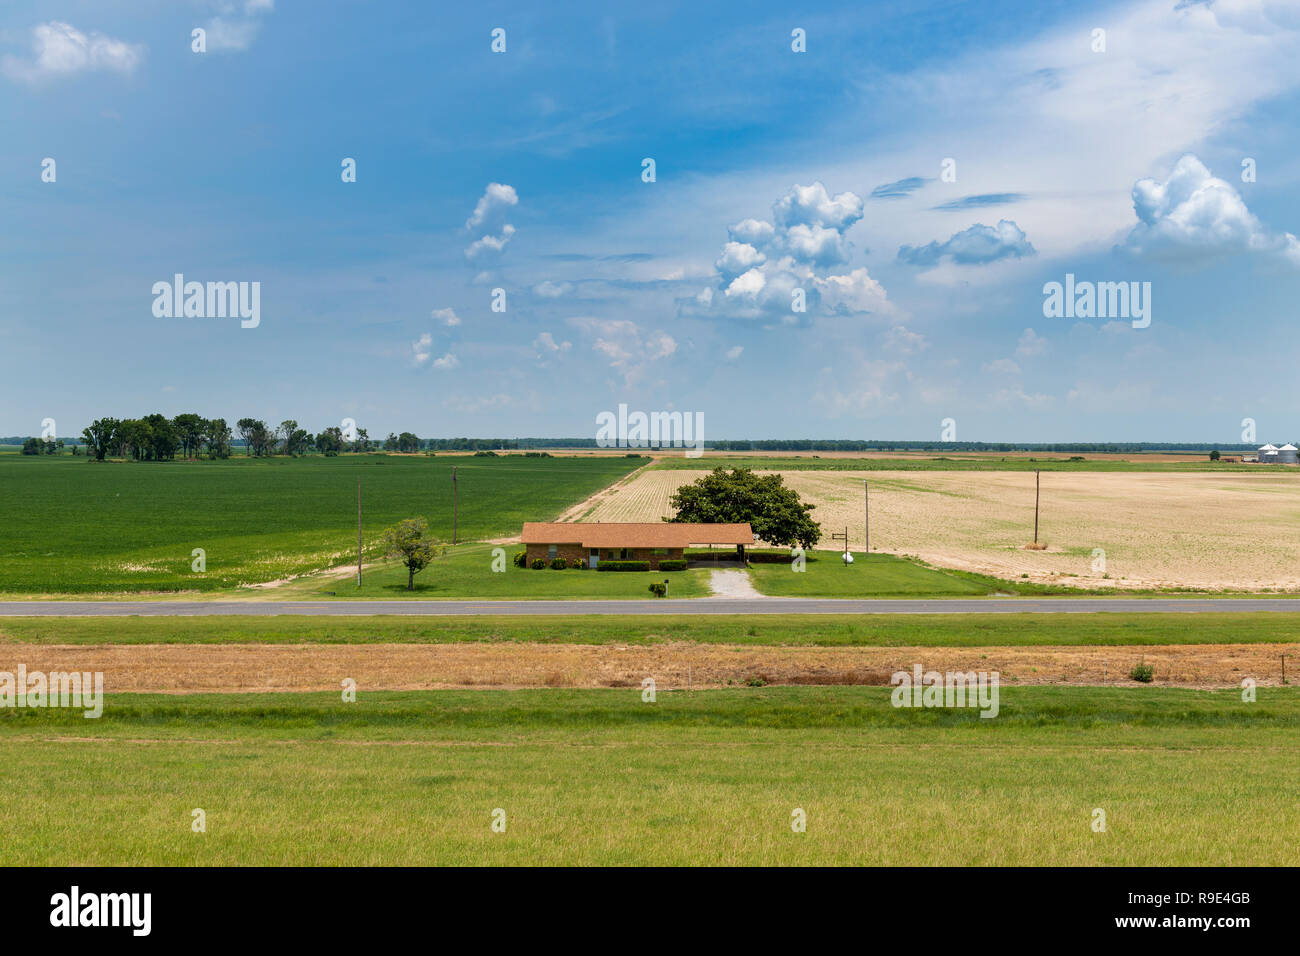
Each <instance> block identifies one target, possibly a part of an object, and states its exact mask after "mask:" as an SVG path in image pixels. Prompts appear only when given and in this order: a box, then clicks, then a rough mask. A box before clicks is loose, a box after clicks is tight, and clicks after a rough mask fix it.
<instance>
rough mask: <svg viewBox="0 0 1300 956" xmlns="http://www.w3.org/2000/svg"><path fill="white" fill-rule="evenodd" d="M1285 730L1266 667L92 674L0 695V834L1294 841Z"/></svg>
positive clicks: (365, 844)
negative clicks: (316, 683)
mask: <svg viewBox="0 0 1300 956" xmlns="http://www.w3.org/2000/svg"><path fill="white" fill-rule="evenodd" d="M1298 732H1300V693H1298V692H1297V691H1295V690H1294V689H1273V688H1264V689H1261V690H1260V692H1259V700H1258V701H1257V702H1256V703H1254V704H1245V703H1243V702H1242V701H1241V699H1240V695H1239V693H1237V692H1231V691H1228V692H1205V691H1185V690H1166V689H1153V688H1141V689H1125V690H1120V689H1099V688H1044V687H1036V688H1005V687H1004V688H1003V689H1002V694H1001V716H999V717H998V718H996V719H993V720H982V719H980V718H978V716H976V712H975V711H971V710H960V711H958V710H900V709H895V708H893V707H891V706H890V704H889V690H888V688H862V687H853V688H846V687H836V688H744V689H736V690H716V691H701V692H696V693H694V694H690V693H682V692H679V693H660V694H659V695H658V700H657V702H655V703H643V702H642V701H641V692H640V689H639V688H634V689H628V690H605V691H563V690H544V691H473V692H451V691H445V692H439V691H434V692H413V693H382V694H380V693H376V694H366V693H362V694H360V695H359V698H358V701H357V702H356V703H354V704H345V703H343V702H342V701H341V700H340V699H339V697H338V695H335V694H309V695H288V694H285V695H240V696H207V695H204V696H193V697H175V696H135V695H118V696H113V697H110V698H109V699H108V701H107V705H106V707H105V712H104V716H103V718H101V719H100V720H85V719H82V718H81V717H80V716H77V715H74V714H73V713H70V712H68V711H59V710H23V711H3V712H0V785H3V787H4V791H5V793H6V800H4V801H3V802H0V846H2V847H3V848H4V850H3V859H4V862H5V863H9V864H20V865H21V864H28V865H54V864H67V863H69V862H76V863H80V864H90V865H123V864H127V865H141V864H145V865H147V864H163V865H194V864H199V865H202V864H225V865H232V864H233V865H238V864H288V865H307V864H506V865H511V864H592V863H595V864H614V865H618V864H669V865H677V864H693V863H720V864H742V865H774V864H934V865H967V864H1029V865H1046V864H1055V865H1154V866H1171V865H1190V864H1198V865H1225V864H1237V865H1269V864H1272V865H1280V864H1293V863H1294V862H1295V847H1296V845H1297V843H1298V842H1300V804H1297V802H1296V801H1295V800H1294V799H1290V795H1291V794H1294V793H1296V792H1297V789H1298V788H1300V761H1297V760H1296V759H1295V746H1294V745H1295V740H1296V735H1297V733H1298ZM194 808H202V809H203V810H204V811H205V812H206V815H207V832H206V833H202V834H196V833H193V832H191V819H192V817H191V811H192V810H193V809H194ZM495 808H501V809H503V810H504V811H505V813H506V824H507V827H506V832H504V833H494V832H492V829H491V826H490V824H491V821H492V812H493V810H494V809H495ZM795 808H801V809H803V810H804V811H805V812H806V814H807V832H805V833H794V832H792V830H791V827H790V820H791V812H792V810H794V809H795ZM1095 808H1102V809H1104V810H1105V811H1106V818H1107V829H1106V832H1105V833H1095V832H1093V830H1092V828H1091V823H1092V821H1093V818H1094V817H1093V811H1094V809H1095Z"/></svg>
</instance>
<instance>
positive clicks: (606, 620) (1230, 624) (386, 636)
mask: <svg viewBox="0 0 1300 956" xmlns="http://www.w3.org/2000/svg"><path fill="white" fill-rule="evenodd" d="M538 573H539V574H540V573H542V572H538ZM555 573H557V574H559V573H563V572H555ZM575 573H580V572H575ZM1298 640H1300V613H1290V612H1269V613H1235V614H1234V613H1199V614H1171V613H1141V614H1129V613H1125V614H1115V613H1106V612H1099V613H1094V614H1031V613H1026V614H905V615H902V614H825V615H816V616H811V615H798V614H771V615H763V616H761V617H751V616H747V615H742V614H718V615H713V614H710V615H708V616H698V617H696V616H685V615H681V616H672V617H655V616H652V615H626V616H624V615H618V616H604V615H597V614H588V615H582V614H573V615H559V614H557V615H544V616H526V617H519V616H508V615H490V614H476V615H448V616H446V617H410V616H405V615H363V616H358V617H334V618H327V617H310V616H293V615H280V616H274V617H266V616H261V615H248V616H230V617H226V616H220V617H217V616H212V617H124V618H119V617H0V642H17V643H33V644H241V643H249V644H386V643H391V644H446V643H457V642H461V641H522V642H530V643H541V644H548V643H554V644H652V643H659V642H667V641H692V642H698V643H703V644H763V645H790V646H799V645H822V646H828V647H841V646H855V645H874V646H879V647H916V646H920V647H996V646H1055V645H1137V644H1254V643H1269V644H1272V643H1295V642H1297V641H1298ZM1293 663H1295V667H1296V672H1297V679H1298V681H1300V660H1298V661H1296V662H1293Z"/></svg>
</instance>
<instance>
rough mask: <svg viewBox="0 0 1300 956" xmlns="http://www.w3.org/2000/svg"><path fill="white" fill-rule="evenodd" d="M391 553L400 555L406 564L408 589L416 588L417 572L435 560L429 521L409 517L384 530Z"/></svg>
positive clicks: (385, 540)
mask: <svg viewBox="0 0 1300 956" xmlns="http://www.w3.org/2000/svg"><path fill="white" fill-rule="evenodd" d="M384 543H385V544H386V545H387V546H388V553H389V554H390V555H398V556H400V557H401V559H402V563H403V564H404V565H406V570H407V572H408V573H407V576H406V590H408V591H414V590H415V572H416V571H423V570H424V569H425V567H426V566H427V565H428V564H429V562H430V561H432V560H433V539H432V538H430V537H429V523H428V522H427V521H425V520H424V519H423V518H407V519H406V520H405V521H399V522H397V524H395V525H393V526H392V527H391V528H389V529H388V530H387V531H385V532H384Z"/></svg>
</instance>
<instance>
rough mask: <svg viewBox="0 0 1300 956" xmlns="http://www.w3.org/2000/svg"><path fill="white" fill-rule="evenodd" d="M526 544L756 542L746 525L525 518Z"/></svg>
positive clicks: (645, 545) (603, 545)
mask: <svg viewBox="0 0 1300 956" xmlns="http://www.w3.org/2000/svg"><path fill="white" fill-rule="evenodd" d="M523 543H524V544H577V545H581V546H582V547H584V548H687V547H691V546H692V545H697V544H699V545H703V544H753V543H754V531H753V529H752V528H750V526H749V524H748V523H745V524H704V523H694V524H693V523H690V522H669V521H626V522H624V521H595V522H590V521H588V522H584V521H525V522H524V534H523Z"/></svg>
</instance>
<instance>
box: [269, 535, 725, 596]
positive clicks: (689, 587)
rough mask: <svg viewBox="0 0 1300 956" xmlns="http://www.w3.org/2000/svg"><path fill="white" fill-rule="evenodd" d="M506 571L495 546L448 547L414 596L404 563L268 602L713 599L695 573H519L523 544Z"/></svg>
mask: <svg viewBox="0 0 1300 956" xmlns="http://www.w3.org/2000/svg"><path fill="white" fill-rule="evenodd" d="M500 547H501V550H502V551H503V552H504V554H505V570H504V571H493V570H492V565H493V561H494V557H499V556H494V555H493V551H494V550H495V547H494V546H493V545H461V546H457V547H455V548H448V549H447V551H446V553H444V554H441V555H439V556H438V557H437V558H435V559H434V561H433V562H432V563H431V564H429V566H428V567H426V568H425V569H424V570H423V571H420V572H419V573H418V574H416V575H415V587H414V589H413V590H410V591H408V590H407V589H406V585H407V570H406V567H405V566H404V565H402V564H401V563H399V562H393V561H389V562H384V563H382V564H380V565H377V566H376V567H374V568H372V569H369V570H366V571H363V573H362V575H361V587H357V581H356V572H355V571H353V572H352V573H351V574H350V575H348V576H346V577H337V578H336V577H320V576H318V577H313V578H311V579H310V580H302V581H294V582H291V583H289V584H287V585H285V586H284V587H280V588H276V589H275V590H274V591H273V592H265V593H263V594H262V595H260V596H262V597H269V598H274V599H276V600H282V599H293V600H307V601H310V600H329V599H332V598H358V599H367V600H372V601H373V600H386V599H392V598H412V599H414V600H423V601H427V600H430V599H456V598H483V599H485V600H501V601H506V600H562V599H572V598H650V597H651V596H652V595H651V594H650V590H649V584H650V582H652V581H660V582H662V581H665V580H666V581H668V582H669V583H668V596H669V597H674V598H689V597H701V596H703V595H707V594H709V593H710V592H709V572H708V571H700V570H689V571H644V572H641V571H595V570H592V569H591V568H585V569H581V570H579V569H576V568H565V569H564V570H563V571H557V570H555V569H554V568H549V567H547V568H542V569H536V568H517V567H515V565H514V561H513V559H514V556H515V554H516V553H518V552H519V551H521V550H523V545H520V544H507V545H501V546H500Z"/></svg>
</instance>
